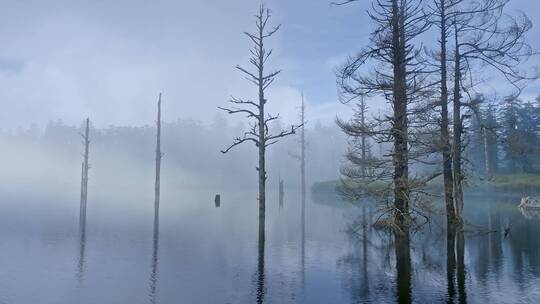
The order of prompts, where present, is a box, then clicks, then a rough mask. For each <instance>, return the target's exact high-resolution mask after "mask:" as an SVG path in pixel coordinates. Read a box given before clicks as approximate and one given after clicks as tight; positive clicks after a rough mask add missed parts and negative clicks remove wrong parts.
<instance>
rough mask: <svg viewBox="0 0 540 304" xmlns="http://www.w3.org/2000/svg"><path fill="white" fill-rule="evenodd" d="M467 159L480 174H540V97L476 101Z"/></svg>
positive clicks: (484, 98)
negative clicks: (526, 99)
mask: <svg viewBox="0 0 540 304" xmlns="http://www.w3.org/2000/svg"><path fill="white" fill-rule="evenodd" d="M473 101H474V102H473V103H472V104H473V109H471V113H470V115H471V116H472V119H471V123H470V126H469V127H470V132H468V133H467V134H468V148H467V149H466V151H467V159H468V161H469V167H470V168H471V169H472V170H473V172H476V173H477V174H480V175H483V176H494V175H497V174H515V173H533V174H538V173H540V97H538V98H536V100H534V101H523V100H521V99H518V98H510V97H509V98H505V99H504V100H503V101H502V102H500V103H496V102H494V101H490V100H488V99H487V98H486V97H485V96H483V95H477V96H476V97H475V98H474V100H473Z"/></svg>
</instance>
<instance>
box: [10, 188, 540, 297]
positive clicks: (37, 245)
mask: <svg viewBox="0 0 540 304" xmlns="http://www.w3.org/2000/svg"><path fill="white" fill-rule="evenodd" d="M274 188H276V189H274ZM145 189H151V188H149V187H146V188H145ZM66 192H67V193H66V194H47V193H46V191H43V192H42V193H36V194H32V193H30V192H25V191H19V192H16V191H13V192H11V193H9V194H4V195H3V196H2V197H1V199H2V204H1V206H2V207H1V208H2V210H1V212H0V214H1V215H0V228H1V230H0V234H1V237H0V246H1V250H0V303H10V304H12V303H13V304H15V303H42V304H46V303H51V304H53V303H54V304H58V303H410V302H412V303H540V237H539V234H540V221H539V220H538V219H535V215H534V214H522V213H521V212H520V211H519V210H518V208H517V205H518V204H519V197H518V196H512V195H504V196H503V195H490V196H488V195H483V196H478V195H477V196H470V197H468V198H467V199H466V202H465V203H466V207H465V213H466V219H467V222H468V223H470V224H471V225H470V226H468V227H469V228H468V230H467V231H465V232H455V233H447V232H446V231H445V229H444V227H442V226H441V225H440V224H439V221H438V220H437V219H435V220H434V221H433V222H432V223H431V224H429V225H425V226H423V227H422V228H421V229H419V230H415V231H411V232H410V233H409V236H408V237H400V238H397V239H396V238H395V237H394V236H393V235H390V234H388V233H385V232H383V231H378V230H375V229H374V228H372V227H371V226H370V225H369V222H372V221H373V220H374V219H373V218H371V217H370V215H376V212H375V209H374V208H373V207H370V206H368V205H364V206H363V205H358V206H352V205H350V204H347V203H344V202H340V201H339V199H338V198H337V197H336V198H335V200H332V199H330V200H325V201H317V200H315V201H313V200H311V199H309V198H308V200H307V203H306V222H305V233H304V234H303V233H302V228H301V220H300V218H301V216H300V214H301V211H300V210H301V208H300V195H299V193H298V191H296V190H294V189H287V188H286V192H285V199H284V205H283V208H279V198H278V191H277V187H271V189H269V192H270V193H269V196H268V201H267V204H268V207H267V221H266V224H267V227H266V243H265V246H264V250H263V252H261V250H260V248H259V246H258V244H257V239H258V238H257V236H258V230H257V227H258V225H257V220H258V217H257V211H258V205H257V201H256V196H257V193H256V189H255V188H253V189H230V188H226V187H223V189H205V188H204V187H201V188H199V189H193V188H191V189H181V188H177V189H166V188H165V189H162V201H161V207H160V210H161V211H160V212H161V215H160V220H159V225H154V219H153V208H154V207H153V199H152V197H151V191H142V190H141V188H138V187H129V188H126V189H122V190H119V189H116V190H110V189H109V190H106V191H105V190H103V191H102V192H99V191H97V190H94V189H91V190H90V196H89V199H88V211H87V220H86V225H85V227H84V229H82V230H81V229H80V228H79V202H78V196H77V193H76V191H75V190H70V191H66ZM141 192H142V193H141ZM216 193H220V194H221V197H222V198H221V207H220V208H216V207H215V206H214V195H215V194H216ZM330 197H331V196H330ZM370 218H371V219H370ZM364 221H365V222H366V223H368V225H362V223H363V222H364ZM472 225H474V226H472ZM504 227H510V230H509V234H508V236H506V237H505V235H504Z"/></svg>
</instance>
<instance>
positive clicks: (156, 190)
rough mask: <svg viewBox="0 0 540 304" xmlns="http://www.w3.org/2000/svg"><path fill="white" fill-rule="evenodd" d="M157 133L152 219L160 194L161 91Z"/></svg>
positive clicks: (156, 213) (161, 155)
mask: <svg viewBox="0 0 540 304" xmlns="http://www.w3.org/2000/svg"><path fill="white" fill-rule="evenodd" d="M157 108H158V112H157V121H156V126H157V135H156V183H155V189H154V190H155V200H154V217H155V219H154V221H155V220H156V219H157V218H158V217H159V194H160V192H159V191H160V177H161V158H162V157H163V154H162V153H161V93H159V99H158V104H157Z"/></svg>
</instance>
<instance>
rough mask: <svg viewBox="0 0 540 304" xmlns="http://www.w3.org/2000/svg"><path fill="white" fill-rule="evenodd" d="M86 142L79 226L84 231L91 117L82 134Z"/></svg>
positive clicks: (82, 167) (82, 170) (86, 122)
mask: <svg viewBox="0 0 540 304" xmlns="http://www.w3.org/2000/svg"><path fill="white" fill-rule="evenodd" d="M81 136H82V138H83V144H84V154H83V162H82V165H81V202H80V212H79V227H80V229H81V232H84V231H83V230H84V229H85V226H86V203H87V201H88V169H89V168H90V166H89V164H88V153H89V150H90V118H87V119H86V121H85V131H84V134H82V135H81Z"/></svg>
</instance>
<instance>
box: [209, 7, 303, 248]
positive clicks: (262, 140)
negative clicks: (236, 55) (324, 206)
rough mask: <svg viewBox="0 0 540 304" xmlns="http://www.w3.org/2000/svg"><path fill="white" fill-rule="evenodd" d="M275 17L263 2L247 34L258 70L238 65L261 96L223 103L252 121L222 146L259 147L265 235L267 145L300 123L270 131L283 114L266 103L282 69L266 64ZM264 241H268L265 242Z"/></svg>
mask: <svg viewBox="0 0 540 304" xmlns="http://www.w3.org/2000/svg"><path fill="white" fill-rule="evenodd" d="M270 17H271V14H270V10H269V9H266V8H265V7H264V6H263V5H261V7H260V9H259V12H258V14H257V15H256V16H255V19H256V22H255V24H256V32H254V33H249V32H246V33H245V35H246V36H247V37H248V38H249V39H250V40H251V42H252V43H253V48H252V49H251V50H250V52H251V57H250V59H249V62H250V63H251V65H252V66H253V67H254V68H255V70H254V71H251V70H249V69H246V68H243V67H241V66H239V65H238V66H236V68H237V69H238V70H239V71H241V72H242V73H243V74H244V76H245V78H246V79H247V80H248V81H250V82H251V83H253V84H254V85H255V86H256V87H257V92H258V100H257V101H251V100H246V99H238V98H234V97H233V98H231V99H230V100H229V103H230V104H231V106H230V107H219V109H221V110H224V111H226V112H227V113H228V114H243V115H245V116H246V118H247V119H248V121H249V129H248V130H247V131H246V132H244V134H243V135H242V136H239V137H236V138H235V139H234V141H233V143H232V145H230V146H229V147H228V148H227V149H225V150H222V151H221V152H222V153H224V154H225V153H228V152H229V151H230V150H231V149H233V148H234V147H236V146H238V145H241V144H243V143H247V142H251V143H254V144H255V146H256V147H257V148H258V150H259V165H258V167H257V171H258V173H259V174H258V175H259V198H258V200H259V234H261V237H262V238H264V227H265V210H266V179H267V176H266V160H265V157H266V148H267V147H268V146H270V145H273V144H275V143H277V141H278V139H279V138H282V137H285V136H288V135H292V134H295V132H296V130H297V129H298V128H299V127H300V126H299V125H292V126H291V127H290V129H288V130H282V131H280V132H278V133H276V134H271V133H270V131H269V130H270V128H269V126H270V124H271V123H272V122H273V121H275V120H277V119H278V118H279V115H275V116H274V115H270V114H267V113H266V112H265V106H266V103H267V102H268V101H267V99H266V97H265V93H266V90H267V89H268V87H269V86H270V85H271V84H272V83H273V82H274V80H275V79H276V76H278V75H279V74H280V72H281V71H279V70H278V71H275V72H266V69H265V68H266V64H267V62H268V59H269V58H270V56H271V55H272V50H269V49H267V48H266V46H265V42H266V40H267V38H270V37H272V36H273V35H274V34H275V33H276V32H277V31H278V30H279V28H280V26H279V25H278V26H276V27H273V28H271V29H269V28H270V26H269V24H268V21H269V19H270ZM263 243H264V242H263Z"/></svg>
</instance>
